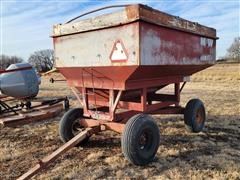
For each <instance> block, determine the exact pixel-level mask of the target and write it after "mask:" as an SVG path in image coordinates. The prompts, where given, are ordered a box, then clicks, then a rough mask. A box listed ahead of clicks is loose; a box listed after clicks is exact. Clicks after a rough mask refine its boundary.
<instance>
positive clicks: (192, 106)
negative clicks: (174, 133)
mask: <svg viewBox="0 0 240 180" xmlns="http://www.w3.org/2000/svg"><path fill="white" fill-rule="evenodd" d="M205 120H206V113H205V108H204V105H203V102H202V101H201V100H199V99H191V100H190V101H189V102H188V103H187V105H186V107H185V111H184V123H185V125H186V127H187V129H188V130H189V131H191V132H194V133H198V132H200V131H202V129H203V127H204V123H205Z"/></svg>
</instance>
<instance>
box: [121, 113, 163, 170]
mask: <svg viewBox="0 0 240 180" xmlns="http://www.w3.org/2000/svg"><path fill="white" fill-rule="evenodd" d="M159 141H160V133H159V129H158V126H157V124H156V123H155V121H154V119H153V118H152V117H150V116H148V115H146V114H137V115H135V116H133V117H132V118H130V119H129V120H128V122H127V123H126V126H125V128H124V131H123V134H122V138H121V144H122V151H123V154H124V156H125V157H126V158H127V159H128V160H129V161H130V162H131V163H133V164H135V165H140V166H143V165H146V164H148V163H150V162H151V161H152V160H153V159H154V157H155V154H156V152H157V150H158V147H159Z"/></svg>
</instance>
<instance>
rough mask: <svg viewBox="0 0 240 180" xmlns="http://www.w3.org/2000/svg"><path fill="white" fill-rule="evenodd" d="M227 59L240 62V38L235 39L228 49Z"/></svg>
mask: <svg viewBox="0 0 240 180" xmlns="http://www.w3.org/2000/svg"><path fill="white" fill-rule="evenodd" d="M226 56H227V59H231V60H234V61H238V62H240V37H236V38H234V41H233V43H232V44H231V46H230V47H229V48H228V49H227V55H226Z"/></svg>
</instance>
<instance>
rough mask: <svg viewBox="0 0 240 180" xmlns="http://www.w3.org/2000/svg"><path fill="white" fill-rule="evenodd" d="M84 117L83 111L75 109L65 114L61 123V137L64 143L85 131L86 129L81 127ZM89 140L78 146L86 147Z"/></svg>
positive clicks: (86, 139)
mask: <svg viewBox="0 0 240 180" xmlns="http://www.w3.org/2000/svg"><path fill="white" fill-rule="evenodd" d="M82 117H83V109H80V108H74V109H70V110H69V111H68V112H66V113H65V114H64V116H63V117H62V119H61V120H60V122H59V135H60V138H61V140H62V142H64V143H66V142H67V141H69V140H70V139H72V138H73V137H74V136H76V135H77V134H78V133H80V132H81V131H83V130H84V127H81V125H80V123H79V122H80V121H81V118H82ZM88 140H89V137H87V138H85V139H84V140H83V141H81V142H80V143H79V144H78V145H77V146H82V145H85V144H86V143H87V142H88Z"/></svg>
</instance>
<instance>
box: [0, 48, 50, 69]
mask: <svg viewBox="0 0 240 180" xmlns="http://www.w3.org/2000/svg"><path fill="white" fill-rule="evenodd" d="M21 62H23V59H22V58H21V57H18V56H7V55H4V54H2V55H0V69H6V68H7V67H8V66H9V65H10V64H15V63H21ZM28 62H29V63H30V64H31V65H32V66H33V67H34V68H36V69H37V71H38V72H46V71H49V70H51V69H52V68H53V66H54V53H53V50H51V49H45V50H40V51H35V52H33V53H32V54H31V55H30V57H29V58H28Z"/></svg>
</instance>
